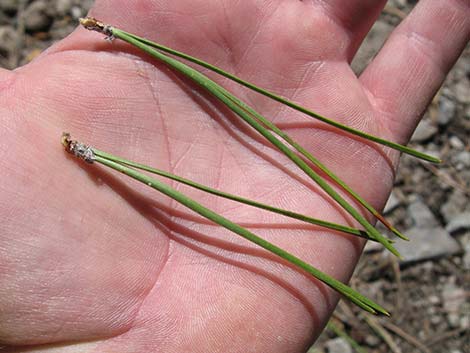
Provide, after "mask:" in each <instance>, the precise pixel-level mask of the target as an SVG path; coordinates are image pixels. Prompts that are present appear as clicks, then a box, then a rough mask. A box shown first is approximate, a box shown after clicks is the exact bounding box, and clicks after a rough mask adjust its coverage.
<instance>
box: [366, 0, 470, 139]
mask: <svg viewBox="0 0 470 353" xmlns="http://www.w3.org/2000/svg"><path fill="white" fill-rule="evenodd" d="M469 37H470V2H468V0H423V1H420V2H419V3H418V5H417V6H416V8H415V9H414V10H413V11H412V13H411V14H410V15H409V16H408V18H406V19H405V20H404V21H403V23H402V24H401V25H400V26H399V27H398V28H396V29H395V31H394V32H393V33H392V35H391V36H390V38H389V39H388V41H387V42H386V44H385V46H384V47H383V49H382V50H381V51H380V53H379V54H378V56H377V57H376V58H375V59H374V60H373V62H372V63H371V64H370V65H369V67H368V68H367V69H366V70H365V71H364V73H363V74H362V76H361V77H360V79H361V81H362V83H363V86H364V88H365V89H366V90H367V91H368V92H369V93H370V95H371V99H372V102H373V104H374V105H375V107H376V110H377V113H378V114H380V119H382V125H383V126H384V127H385V128H388V130H389V131H390V133H391V138H394V139H395V140H396V141H398V142H401V143H403V142H406V141H407V140H408V139H409V137H410V135H411V134H412V132H413V130H414V128H415V127H416V125H417V124H418V122H419V119H420V117H421V115H422V114H423V112H424V110H425V108H426V107H427V105H428V104H429V102H430V100H431V99H432V97H433V96H434V94H435V93H436V91H437V90H438V89H439V87H440V85H441V84H442V82H443V80H444V78H445V76H446V75H447V73H448V71H449V70H450V68H451V67H452V65H453V64H454V62H455V61H456V60H457V58H458V57H459V55H460V53H461V52H462V50H463V49H464V47H465V45H466V43H467V42H468V40H469Z"/></svg>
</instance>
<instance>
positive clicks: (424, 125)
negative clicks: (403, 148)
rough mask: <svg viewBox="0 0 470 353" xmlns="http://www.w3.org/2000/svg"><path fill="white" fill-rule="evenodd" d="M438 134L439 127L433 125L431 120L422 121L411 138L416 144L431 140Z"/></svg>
mask: <svg viewBox="0 0 470 353" xmlns="http://www.w3.org/2000/svg"><path fill="white" fill-rule="evenodd" d="M436 132H437V127H435V126H434V125H432V124H431V122H430V121H429V120H426V119H424V120H421V122H420V123H419V124H418V126H417V128H416V130H415V132H414V134H413V136H412V137H411V141H414V142H424V141H426V140H429V139H430V138H431V137H433V136H434V135H435V134H436Z"/></svg>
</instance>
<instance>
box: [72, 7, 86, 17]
mask: <svg viewBox="0 0 470 353" xmlns="http://www.w3.org/2000/svg"><path fill="white" fill-rule="evenodd" d="M70 14H71V15H72V17H73V18H74V19H75V20H78V19H79V18H80V17H82V16H83V12H82V9H81V8H79V7H78V6H74V7H72V9H71V10H70Z"/></svg>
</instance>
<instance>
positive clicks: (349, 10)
mask: <svg viewBox="0 0 470 353" xmlns="http://www.w3.org/2000/svg"><path fill="white" fill-rule="evenodd" d="M384 3H385V1H377V0H350V1H347V2H345V1H340V0H330V1H328V2H326V1H314V0H309V1H293V0H275V1H274V0H264V1H263V0H257V1H255V0H250V1H248V0H246V1H228V0H227V1H225V0H221V1H207V0H192V1H186V0H162V1H145V0H141V1H111V0H103V1H96V4H95V6H94V8H93V10H92V11H91V15H93V16H95V17H97V18H99V19H100V20H102V21H104V22H109V23H111V24H114V25H118V26H119V27H120V28H122V29H125V30H127V31H129V32H134V33H136V34H139V35H141V36H144V37H147V38H149V39H152V40H156V41H159V42H160V43H162V44H165V45H169V46H171V47H173V48H175V49H178V50H182V51H185V52H187V53H188V54H191V55H194V56H198V57H201V58H203V59H205V60H207V61H209V62H211V63H213V64H215V65H218V66H220V67H222V68H224V69H226V70H227V71H230V72H233V73H235V74H237V75H239V76H241V77H243V78H245V79H248V80H250V81H252V82H254V83H256V84H258V85H260V86H262V87H265V88H268V89H270V90H273V91H275V92H277V93H279V94H281V95H284V96H286V97H288V98H290V99H293V100H295V101H296V102H298V103H300V104H302V105H305V106H308V107H310V108H312V109H314V110H316V111H318V112H319V113H322V114H324V115H326V116H328V117H331V118H334V119H336V120H338V121H341V122H343V123H346V124H348V125H350V126H353V127H355V128H359V129H362V130H364V131H367V132H370V133H373V134H376V135H380V136H382V137H385V138H388V139H391V140H394V141H397V142H400V143H406V142H407V140H408V139H409V137H410V135H411V134H412V132H413V129H414V128H415V126H416V125H417V123H418V121H419V119H420V117H421V115H422V113H423V111H424V110H425V108H426V106H427V104H428V103H429V101H430V99H431V98H432V97H433V95H434V94H435V92H436V90H437V89H438V88H439V86H440V85H441V83H442V81H443V79H444V78H445V75H446V73H447V72H448V71H449V70H450V68H451V67H452V65H453V63H454V62H455V60H456V59H457V58H458V56H459V55H460V53H461V51H462V50H463V48H464V46H465V45H466V43H467V41H468V38H469V37H470V5H469V3H468V1H465V0H460V1H459V0H422V1H420V2H419V3H418V5H417V6H416V8H415V9H414V10H413V12H412V14H411V15H410V16H409V17H408V18H407V19H406V20H404V21H403V22H402V24H401V25H400V26H399V27H398V28H397V29H396V30H395V31H394V33H393V34H392V36H391V37H390V38H389V39H388V41H387V43H386V45H385V46H384V48H383V49H382V50H381V51H380V53H379V54H378V56H377V57H376V58H375V59H374V60H373V61H372V62H371V64H370V65H369V66H368V68H367V69H366V70H365V71H364V72H363V73H362V75H361V76H360V77H359V78H358V77H357V76H355V74H354V73H353V72H352V70H351V68H350V62H351V60H352V58H353V57H354V54H355V52H356V50H357V48H358V47H359V45H360V43H361V41H362V40H363V38H364V36H365V34H366V33H367V32H368V30H369V29H370V27H371V25H372V24H373V23H374V21H375V20H376V19H377V17H378V15H379V12H380V11H381V8H382V7H383V5H384ZM131 14H132V15H131ZM211 77H212V76H211ZM222 82H224V84H226V87H228V88H229V89H231V90H232V91H233V92H235V93H236V94H238V95H239V96H240V97H242V98H244V99H245V100H247V101H248V102H249V103H250V104H252V105H253V106H254V107H255V108H257V109H258V110H260V111H261V112H263V113H264V114H265V116H268V117H269V118H270V119H272V120H273V121H274V122H276V123H277V124H278V125H279V126H280V127H281V128H284V129H285V130H286V131H288V133H289V134H290V135H291V136H292V137H294V138H295V139H296V140H297V141H298V142H300V143H301V144H302V145H303V146H305V147H306V148H308V149H309V150H311V151H312V152H313V154H314V155H315V156H316V157H318V158H319V159H320V160H322V161H323V162H324V163H325V164H326V165H327V166H328V167H330V168H331V169H332V170H333V171H335V172H336V173H337V174H338V175H339V176H340V177H342V178H343V179H344V180H345V181H347V182H348V183H349V185H350V186H351V187H353V189H355V190H356V191H357V192H358V193H359V194H361V195H362V196H364V197H365V198H366V199H367V200H368V201H369V202H371V203H372V204H373V205H374V206H376V207H378V208H380V207H382V206H383V204H384V202H385V200H386V199H387V197H388V195H389V192H390V189H391V187H392V183H393V177H394V169H395V167H396V166H397V163H398V157H399V156H398V155H397V153H394V152H391V151H390V150H388V149H381V148H379V147H377V146H376V145H374V144H370V143H365V142H364V141H362V140H359V139H356V138H352V137H350V136H347V135H345V134H343V133H341V132H339V131H337V130H333V129H330V128H326V127H325V125H323V124H320V123H316V122H315V121H313V120H311V119H309V118H305V117H303V116H301V115H300V114H296V113H293V112H292V111H291V110H289V109H286V108H283V107H281V106H279V105H278V104H274V103H273V102H271V101H269V100H266V99H264V98H260V96H258V95H256V94H252V93H249V92H248V91H247V90H245V89H242V88H240V87H237V86H236V85H234V84H231V83H227V82H225V81H222ZM0 127H1V129H0V134H1V136H0V156H1V158H0V168H1V170H2V182H1V184H0V322H1V325H0V346H1V345H2V344H3V345H7V346H9V347H6V348H4V350H3V351H5V352H64V353H68V352H74V353H77V352H122V353H130V352H132V353H143V352H234V353H235V352H271V353H275V352H283V353H285V352H304V351H305V350H306V349H307V348H308V347H309V345H310V344H311V343H312V342H313V340H314V339H315V338H316V337H317V336H318V335H319V333H320V332H321V330H322V328H323V327H324V325H325V323H326V322H327V320H328V318H329V316H330V314H331V312H332V310H333V309H334V307H335V304H336V301H337V299H338V297H337V296H336V295H335V293H333V291H332V290H330V289H328V288H326V287H325V286H324V285H321V284H320V283H318V282H317V281H315V280H312V278H311V277H309V276H307V275H305V274H304V273H302V272H300V271H297V270H296V269H295V268H292V267H290V266H287V265H286V264H285V263H284V262H282V261H279V260H278V259H277V258H276V257H274V256H270V255H267V254H266V252H264V251H262V250H260V249H258V248H256V247H255V246H251V245H250V244H248V243H247V242H246V241H245V240H243V239H239V238H238V237H236V236H235V235H233V234H231V233H229V232H227V231H225V230H223V229H220V228H219V227H216V226H214V225H212V224H210V223H208V222H206V221H204V220H201V218H200V217H198V216H195V215H194V214H193V213H191V212H190V211H188V210H186V209H184V208H183V207H181V206H179V205H176V204H175V203H174V202H171V201H170V200H168V199H167V198H165V197H163V196H161V195H158V194H157V193H156V192H153V191H151V190H149V189H147V188H145V187H144V186H141V185H139V184H137V183H136V182H134V181H132V180H128V179H126V178H125V177H124V176H121V175H117V173H114V172H113V171H111V170H106V169H105V168H104V167H100V166H98V165H88V164H85V163H83V162H81V161H78V160H76V159H74V158H73V157H72V156H70V155H68V154H66V153H65V152H64V150H63V148H62V146H61V145H60V135H61V133H62V132H63V131H70V132H71V133H72V135H73V136H74V137H75V138H77V139H80V140H83V141H84V142H86V143H89V144H92V145H93V146H95V147H96V148H99V149H101V150H104V151H109V152H111V153H113V154H116V155H119V156H123V157H125V158H128V159H132V160H136V161H139V162H142V163H145V164H148V165H153V166H156V167H158V168H160V169H165V170H168V171H171V172H173V173H176V174H179V175H182V176H185V177H187V178H190V179H193V180H195V181H198V182H200V183H203V184H207V185H210V186H213V187H217V188H220V189H223V190H226V191H228V192H232V193H237V194H240V195H243V196H245V197H249V198H252V199H256V200H259V201H262V202H265V203H270V204H274V205H278V206H280V207H284V208H289V209H292V210H294V211H300V212H302V213H305V214H309V215H311V216H313V217H318V218H323V219H327V220H330V221H334V222H337V223H344V224H351V225H352V224H354V223H353V222H352V221H351V219H350V217H347V215H346V214H345V213H344V212H343V211H342V210H341V209H340V208H338V206H336V205H335V204H334V203H333V202H332V201H331V200H330V199H329V198H328V197H326V196H325V195H324V193H323V192H321V191H319V190H318V188H317V187H316V186H314V185H312V184H311V183H310V182H308V181H306V179H305V178H304V177H295V174H298V175H300V174H299V173H298V172H297V170H296V169H295V168H294V167H293V166H292V165H291V163H289V161H287V160H286V159H285V158H283V157H282V156H280V155H279V153H277V152H276V151H275V150H274V149H273V148H271V146H269V145H268V144H267V143H265V142H264V141H262V140H261V139H260V138H259V137H258V136H256V134H254V133H253V132H252V131H250V130H249V129H248V128H247V127H246V126H245V125H243V124H241V123H240V122H239V120H238V119H237V118H236V117H234V116H233V115H231V114H229V113H228V112H227V111H226V109H224V108H223V107H221V106H220V105H219V104H217V103H216V102H215V101H214V100H213V99H212V98H211V97H210V96H208V95H207V94H205V93H204V92H202V91H200V90H199V89H198V88H197V87H195V86H193V85H192V84H190V83H188V81H187V80H184V79H183V78H181V77H180V76H178V75H175V74H174V73H173V72H171V71H170V70H168V69H167V68H166V67H164V66H162V65H161V64H158V63H155V62H153V61H152V60H151V59H149V58H148V57H146V56H144V55H141V54H140V53H138V52H137V51H136V50H133V49H131V48H130V47H129V46H128V45H125V44H123V43H119V42H117V41H116V42H113V43H109V42H106V41H103V36H102V35H99V34H97V33H91V32H88V31H86V30H85V29H82V28H80V29H77V30H76V31H75V32H74V33H73V34H72V35H70V36H69V37H67V38H65V39H64V40H63V41H61V42H60V43H58V44H56V45H55V46H54V47H52V48H50V49H49V50H48V51H46V52H45V53H43V54H42V55H41V56H40V57H39V58H37V59H36V60H35V61H34V62H32V63H30V64H28V65H26V66H24V67H22V68H19V69H17V70H15V71H13V72H10V71H5V70H3V71H0ZM173 185H175V186H176V187H177V188H178V189H179V190H182V191H184V192H187V194H189V195H190V196H193V197H195V198H197V200H199V201H200V202H201V203H203V204H205V205H206V206H209V207H210V208H212V209H213V210H215V211H217V212H220V213H221V214H222V215H224V216H226V217H228V218H229V219H231V220H233V221H236V222H239V223H241V224H243V225H245V226H247V227H248V228H249V229H250V230H252V231H253V232H255V233H256V234H258V235H261V236H263V237H265V238H267V239H268V240H270V241H272V242H274V243H276V244H278V245H280V246H282V247H284V248H286V249H287V250H289V251H291V252H293V253H294V254H296V255H297V256H299V257H301V258H302V259H304V260H306V261H308V262H310V263H311V264H312V265H314V266H316V267H317V268H319V269H321V270H323V271H324V272H326V273H328V274H329V275H332V276H334V277H336V278H338V279H340V280H343V281H347V280H348V279H349V277H350V275H351V272H352V271H353V269H354V266H355V264H356V262H357V260H358V257H359V255H360V252H361V248H362V245H363V244H362V243H361V242H360V241H359V240H357V239H354V238H352V237H349V236H344V235H341V234H337V233H332V232H327V231H325V230H323V229H320V228H316V227H309V226H305V225H303V224H300V223H295V222H293V221H292V220H289V219H285V218H282V217H280V216H273V215H271V214H267V213H264V212H261V211H258V210H255V209H252V208H248V207H243V206H239V205H237V204H234V203H230V202H226V201H221V200H218V199H215V198H213V197H210V196H207V195H204V194H201V193H198V192H195V191H189V190H187V189H186V188H183V187H181V186H178V185H176V184H173ZM385 306H386V303H385ZM26 345H27V346H28V347H27V348H26V347H24V346H26ZM3 351H2V352H3Z"/></svg>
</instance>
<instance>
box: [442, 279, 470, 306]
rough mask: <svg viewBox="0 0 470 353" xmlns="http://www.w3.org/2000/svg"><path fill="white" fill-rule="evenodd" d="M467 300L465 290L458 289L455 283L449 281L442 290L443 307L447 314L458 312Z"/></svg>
mask: <svg viewBox="0 0 470 353" xmlns="http://www.w3.org/2000/svg"><path fill="white" fill-rule="evenodd" d="M465 300H466V293H465V289H463V288H460V287H458V286H457V285H456V284H455V283H454V282H452V281H449V282H448V283H446V284H445V285H444V288H442V306H443V307H444V310H446V311H447V312H458V311H459V309H460V306H461V305H463V304H464V303H465Z"/></svg>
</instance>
